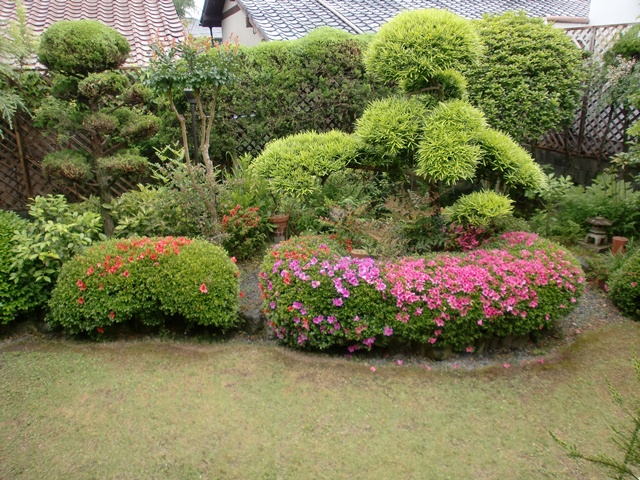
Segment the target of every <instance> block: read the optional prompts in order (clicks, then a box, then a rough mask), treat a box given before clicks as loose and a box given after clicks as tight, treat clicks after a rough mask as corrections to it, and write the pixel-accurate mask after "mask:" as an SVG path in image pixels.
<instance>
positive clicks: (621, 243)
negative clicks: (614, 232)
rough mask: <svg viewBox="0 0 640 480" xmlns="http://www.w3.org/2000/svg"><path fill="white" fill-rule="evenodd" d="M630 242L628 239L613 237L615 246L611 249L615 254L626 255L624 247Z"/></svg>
mask: <svg viewBox="0 0 640 480" xmlns="http://www.w3.org/2000/svg"><path fill="white" fill-rule="evenodd" d="M628 241H629V239H628V238H626V237H613V246H612V247H611V252H612V253H613V254H616V253H624V247H625V245H626V244H627V242H628Z"/></svg>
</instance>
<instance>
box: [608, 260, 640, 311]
mask: <svg viewBox="0 0 640 480" xmlns="http://www.w3.org/2000/svg"><path fill="white" fill-rule="evenodd" d="M609 288H610V295H611V299H612V300H613V303H615V304H616V305H617V306H618V308H619V309H620V310H622V313H624V314H625V315H627V316H629V317H631V318H633V319H634V320H640V251H638V252H637V253H635V254H634V255H633V256H631V257H629V259H628V260H627V261H626V262H625V263H624V264H623V265H622V267H620V269H618V270H617V271H616V272H615V273H614V274H613V275H612V276H611V279H610V281H609Z"/></svg>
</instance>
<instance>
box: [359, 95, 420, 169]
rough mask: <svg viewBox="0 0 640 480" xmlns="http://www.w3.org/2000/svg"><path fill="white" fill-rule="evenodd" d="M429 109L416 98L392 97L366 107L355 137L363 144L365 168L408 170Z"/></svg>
mask: <svg viewBox="0 0 640 480" xmlns="http://www.w3.org/2000/svg"><path fill="white" fill-rule="evenodd" d="M427 113H428V109H427V107H426V106H425V102H424V101H423V100H422V99H421V98H417V97H400V96H393V97H389V98H385V99H382V100H376V101H374V102H372V103H371V104H369V106H368V107H367V109H366V110H365V111H364V113H363V115H362V116H361V117H360V118H359V119H358V120H357V122H356V128H355V131H354V135H355V136H356V138H358V140H360V141H361V142H362V144H363V150H364V152H365V154H366V156H367V159H366V161H365V163H366V164H368V165H375V166H378V167H386V168H390V167H410V166H411V160H412V158H413V154H414V152H415V150H416V149H417V147H418V141H419V139H420V134H421V132H422V125H423V123H424V121H425V117H426V116H427Z"/></svg>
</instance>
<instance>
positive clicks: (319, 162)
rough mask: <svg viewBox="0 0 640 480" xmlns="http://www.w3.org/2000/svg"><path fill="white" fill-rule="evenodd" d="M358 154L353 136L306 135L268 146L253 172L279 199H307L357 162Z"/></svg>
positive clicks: (285, 139) (252, 166)
mask: <svg viewBox="0 0 640 480" xmlns="http://www.w3.org/2000/svg"><path fill="white" fill-rule="evenodd" d="M357 152H358V142H357V140H356V139H355V137H354V136H353V135H349V134H346V133H343V132H339V131H337V130H332V131H330V132H326V133H317V132H303V133H299V134H296V135H290V136H288V137H284V138H280V139H277V140H274V141H272V142H270V143H268V144H267V146H266V147H265V149H264V150H263V151H262V153H261V154H260V155H258V156H257V157H256V158H255V159H254V161H253V163H252V164H251V167H250V168H251V169H252V170H253V171H254V172H255V173H256V174H258V175H260V176H261V177H263V178H266V179H267V180H268V182H269V189H270V190H271V191H272V192H273V193H274V194H275V195H284V196H288V197H296V198H305V197H308V196H309V195H311V194H312V193H314V192H316V191H317V190H318V189H319V187H320V186H321V185H322V184H323V183H324V182H325V181H326V179H327V178H328V177H329V175H331V174H332V173H335V172H339V171H341V170H344V169H345V168H346V167H347V166H348V165H349V164H351V163H352V162H354V160H355V158H356V155H357Z"/></svg>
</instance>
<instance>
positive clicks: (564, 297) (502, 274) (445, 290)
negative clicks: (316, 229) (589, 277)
mask: <svg viewBox="0 0 640 480" xmlns="http://www.w3.org/2000/svg"><path fill="white" fill-rule="evenodd" d="M492 246H493V247H495V248H494V249H479V250H474V251H471V252H468V253H464V254H438V255H434V256H430V257H427V258H418V259H416V258H401V259H398V260H396V261H392V262H388V263H386V264H381V263H378V262H375V261H374V260H372V259H370V258H368V259H354V258H351V257H350V256H345V255H344V254H345V252H344V250H343V249H341V248H340V247H339V246H336V245H335V244H332V243H331V242H329V241H328V240H325V239H322V238H311V239H307V238H292V239H290V240H289V241H288V242H286V243H282V244H280V245H278V246H276V247H274V249H273V251H271V252H270V253H268V254H267V256H266V257H265V260H264V262H263V265H262V272H261V273H260V282H261V287H262V289H263V293H264V296H265V303H264V307H265V308H264V312H265V314H266V315H267V318H268V320H269V324H270V326H271V327H272V328H273V330H274V332H275V333H276V335H277V336H278V338H279V339H280V340H281V341H283V342H284V343H286V344H287V345H290V346H294V347H298V348H312V349H324V348H329V347H333V346H346V345H348V346H349V350H350V351H355V350H358V349H361V348H371V347H372V346H374V345H375V346H384V345H386V344H388V342H389V341H390V340H391V339H392V338H397V339H399V340H400V341H405V342H407V341H411V342H415V343H417V344H420V345H426V346H429V345H431V346H436V347H451V348H453V349H454V350H459V351H464V350H466V351H473V350H474V349H475V348H477V347H479V346H481V345H482V344H483V342H485V341H487V340H490V339H492V338H494V337H498V338H503V337H507V336H510V335H529V334H530V333H532V332H535V331H538V330H539V329H542V328H544V327H545V326H551V325H552V324H553V321H554V320H556V319H558V318H559V317H560V316H561V315H564V314H566V313H568V312H569V311H570V310H571V308H572V307H573V306H574V305H575V303H576V302H577V299H578V298H579V297H580V295H581V293H582V288H583V287H582V284H583V282H584V279H583V277H582V271H581V269H580V266H579V264H578V263H577V262H576V261H575V259H573V257H572V256H571V255H570V254H569V253H568V252H567V251H566V250H564V249H562V248H561V247H559V246H557V245H555V244H553V243H551V242H547V241H545V240H541V239H539V238H538V237H537V235H534V234H528V233H524V232H517V233H507V234H504V235H502V236H501V238H500V240H499V241H498V242H496V243H495V244H494V245H492Z"/></svg>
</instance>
